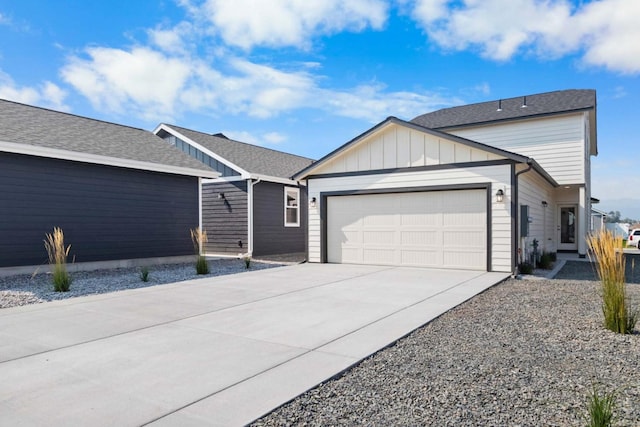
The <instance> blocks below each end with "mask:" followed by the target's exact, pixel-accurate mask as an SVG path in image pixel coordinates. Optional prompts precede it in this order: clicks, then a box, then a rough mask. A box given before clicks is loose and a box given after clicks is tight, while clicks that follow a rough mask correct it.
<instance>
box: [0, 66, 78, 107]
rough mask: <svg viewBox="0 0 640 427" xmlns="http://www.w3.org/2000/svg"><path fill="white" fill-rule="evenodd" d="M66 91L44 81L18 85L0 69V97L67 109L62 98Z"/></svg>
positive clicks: (64, 96)
mask: <svg viewBox="0 0 640 427" xmlns="http://www.w3.org/2000/svg"><path fill="white" fill-rule="evenodd" d="M66 96H67V93H66V92H65V91H64V90H62V89H61V88H60V87H59V86H57V85H55V84H54V83H51V82H49V81H45V82H44V83H43V84H41V85H39V86H38V87H30V86H18V85H17V84H16V83H15V82H14V81H13V79H12V78H11V77H10V76H9V75H8V74H6V73H4V72H2V71H0V98H2V99H7V100H10V101H15V102H20V103H23V104H29V105H38V106H41V107H47V108H53V109H56V110H61V111H67V110H69V108H68V107H67V106H66V105H65V103H64V99H65V98H66Z"/></svg>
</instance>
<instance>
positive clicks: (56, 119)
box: [0, 99, 211, 175]
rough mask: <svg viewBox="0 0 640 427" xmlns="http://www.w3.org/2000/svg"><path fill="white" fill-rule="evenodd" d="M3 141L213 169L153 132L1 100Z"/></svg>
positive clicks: (174, 165)
mask: <svg viewBox="0 0 640 427" xmlns="http://www.w3.org/2000/svg"><path fill="white" fill-rule="evenodd" d="M0 141H3V142H10V143H18V144H24V145H32V146H35V147H44V148H51V149H59V150H67V151H73V152H76V153H83V154H92V155H98V156H107V157H114V158H117V159H124V160H134V161H140V162H146V163H155V164H159V165H163V166H173V167H179V168H188V169H195V170H197V171H206V172H211V169H210V168H207V167H206V166H205V165H203V164H202V163H200V162H199V161H197V160H196V159H193V158H191V157H189V156H188V155H186V154H184V153H183V152H182V151H180V150H179V149H177V148H175V147H172V146H170V145H169V144H167V143H166V142H164V141H163V140H162V139H161V138H159V137H157V136H156V135H154V134H153V133H152V132H149V131H146V130H143V129H137V128H132V127H128V126H123V125H118V124H115V123H108V122H103V121H100V120H94V119H90V118H86V117H80V116H76V115H73V114H68V113H62V112H58V111H53V110H48V109H45V108H40V107H33V106H29V105H25V104H20V103H17V102H12V101H6V100H2V99H0ZM205 175H206V174H205Z"/></svg>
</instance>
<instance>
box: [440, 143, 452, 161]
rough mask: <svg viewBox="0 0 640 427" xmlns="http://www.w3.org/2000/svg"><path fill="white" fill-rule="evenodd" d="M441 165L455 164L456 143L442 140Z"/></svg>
mask: <svg viewBox="0 0 640 427" xmlns="http://www.w3.org/2000/svg"><path fill="white" fill-rule="evenodd" d="M439 141H440V164H448V163H455V161H456V155H455V147H454V143H453V142H451V141H447V140H446V139H440V140H439Z"/></svg>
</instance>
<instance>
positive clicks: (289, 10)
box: [186, 0, 388, 49]
mask: <svg viewBox="0 0 640 427" xmlns="http://www.w3.org/2000/svg"><path fill="white" fill-rule="evenodd" d="M186 7H187V8H188V9H190V10H191V11H192V13H194V11H193V8H194V7H193V5H191V4H188V5H186ZM195 13H196V14H198V15H200V14H204V15H205V16H206V17H207V18H208V19H209V21H210V22H211V23H212V24H213V26H214V29H215V31H216V32H218V33H219V35H220V36H221V37H222V39H223V40H224V41H225V43H227V44H228V45H233V46H239V47H241V48H244V49H250V48H252V47H253V46H256V45H262V46H272V47H277V46H295V47H300V48H305V47H308V45H309V42H310V39H311V38H312V37H314V36H317V35H326V34H333V33H336V32H339V31H345V30H347V31H356V32H358V31H362V30H364V29H365V28H369V27H371V28H373V29H380V28H382V26H383V25H384V24H385V22H386V19H387V13H388V5H387V2H385V1H384V0H350V1H343V0H271V1H256V0H235V1H228V0H207V1H206V2H205V3H204V5H203V6H202V8H201V9H199V10H198V11H197V12H195Z"/></svg>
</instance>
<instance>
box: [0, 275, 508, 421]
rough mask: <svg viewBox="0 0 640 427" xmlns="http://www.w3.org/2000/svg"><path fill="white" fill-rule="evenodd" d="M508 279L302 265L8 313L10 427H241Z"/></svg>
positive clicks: (4, 357) (4, 348)
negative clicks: (42, 426) (191, 426)
mask: <svg viewBox="0 0 640 427" xmlns="http://www.w3.org/2000/svg"><path fill="white" fill-rule="evenodd" d="M506 277H508V274H507V273H485V272H477V271H451V270H429V269H422V268H394V267H381V266H356V265H335V264H302V265H296V266H290V267H282V268H276V269H270V270H262V271H255V272H249V273H244V274H238V275H232V276H220V277H213V278H205V279H199V280H192V281H188V282H181V283H174V284H170V285H162V286H155V287H149V288H143V289H136V290H129V291H123V292H116V293H112V294H103V295H96V296H90V297H81V298H75V299H69V300H65V301H59V302H51V303H46V304H39V305H32V306H26V307H16V308H11V309H4V310H0V425H11V426H17V425H24V426H29V425H39V426H41V425H47V426H69V425H92V426H99V425H119V426H134V425H146V424H152V425H154V426H163V425H166V426H175V425H180V426H190V425H194V426H195V425H224V426H228V425H243V424H246V423H248V422H250V421H252V420H254V419H256V418H258V417H260V416H261V415H263V414H265V413H267V412H269V411H270V410H272V409H274V408H275V407H277V406H279V405H281V404H283V403H285V402H287V401H288V400H290V399H292V398H293V397H295V396H297V395H298V394H300V393H303V392H304V391H306V390H308V389H309V388H312V387H313V386H315V385H317V384H319V383H320V382H322V381H324V380H326V379H328V378H331V377H332V376H333V375H335V374H337V373H339V372H341V371H342V370H344V369H346V368H348V367H349V366H351V365H353V364H354V363H356V362H358V361H359V360H361V359H363V358H365V357H367V356H369V355H370V354H371V353H373V352H375V351H377V350H379V349H381V348H383V347H385V346H386V345H388V344H390V343H392V342H394V341H395V340H397V339H398V338H401V337H402V336H404V335H406V334H407V333H409V332H411V331H412V330H414V329H416V328H417V327H419V326H421V325H424V324H425V323H427V322H429V321H430V320H431V319H433V318H435V317H437V316H439V315H440V314H442V313H444V312H446V311H448V310H449V309H451V308H452V307H455V306H456V305H458V304H460V303H462V302H463V301H465V300H467V299H469V298H471V297H473V296H474V295H476V294H478V293H479V292H482V291H483V290H485V289H487V288H488V287H491V286H492V285H494V284H496V283H498V282H500V281H502V280H504V279H505V278H506Z"/></svg>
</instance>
